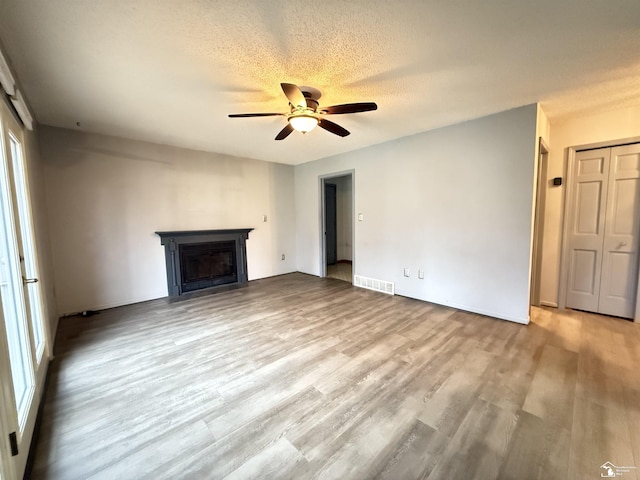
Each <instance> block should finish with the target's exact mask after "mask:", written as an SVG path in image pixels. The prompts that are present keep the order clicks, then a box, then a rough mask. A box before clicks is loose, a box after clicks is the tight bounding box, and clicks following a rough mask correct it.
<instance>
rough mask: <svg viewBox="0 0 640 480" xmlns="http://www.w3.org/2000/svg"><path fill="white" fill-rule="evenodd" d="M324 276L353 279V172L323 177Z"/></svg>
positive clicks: (322, 267) (344, 279) (322, 273)
mask: <svg viewBox="0 0 640 480" xmlns="http://www.w3.org/2000/svg"><path fill="white" fill-rule="evenodd" d="M320 183H321V185H320V187H321V188H320V191H321V202H320V204H321V206H322V215H321V226H320V229H321V233H322V243H321V244H322V248H321V250H322V255H321V262H322V263H321V269H320V271H321V276H323V277H330V278H336V279H338V280H343V281H346V282H349V283H353V256H354V255H353V204H354V201H353V198H354V192H353V172H349V173H342V174H337V175H331V176H326V177H321V179H320Z"/></svg>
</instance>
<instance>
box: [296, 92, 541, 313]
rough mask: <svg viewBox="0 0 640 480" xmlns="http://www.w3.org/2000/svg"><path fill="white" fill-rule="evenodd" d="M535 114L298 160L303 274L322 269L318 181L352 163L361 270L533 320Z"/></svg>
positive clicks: (475, 308)
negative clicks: (530, 313) (407, 273)
mask: <svg viewBox="0 0 640 480" xmlns="http://www.w3.org/2000/svg"><path fill="white" fill-rule="evenodd" d="M536 121H537V106H536V105H528V106H525V107H521V108H517V109H514V110H510V111H507V112H502V113H499V114H496V115H491V116H488V117H484V118H481V119H477V120H474V121H470V122H465V123H462V124H458V125H453V126H450V127H445V128H441V129H438V130H433V131H430V132H425V133H422V134H418V135H414V136H411V137H406V138H402V139H399V140H395V141H392V142H387V143H384V144H381V145H376V146H374V147H370V148H366V149H361V150H357V151H354V152H350V153H346V154H342V155H337V156H335V157H330V158H326V159H322V160H318V161H315V162H310V163H307V164H303V165H299V166H296V169H295V180H296V185H295V195H296V197H295V200H296V202H295V205H296V231H297V249H298V255H297V259H298V270H299V271H302V272H305V273H309V274H313V275H318V274H319V272H320V230H319V225H320V214H319V212H320V203H319V199H320V192H319V180H318V177H319V176H320V175H327V174H331V173H337V172H343V171H345V170H351V169H355V185H354V189H355V193H356V197H355V205H354V213H356V214H357V213H363V215H364V221H362V222H358V221H356V222H355V248H354V261H355V268H356V271H355V272H354V273H356V274H360V275H364V276H368V277H372V278H377V279H382V280H389V281H393V282H395V284H396V292H397V293H399V294H401V295H405V296H409V297H413V298H418V299H423V300H427V301H432V302H435V303H439V304H444V305H451V306H454V307H458V308H462V309H464V310H468V311H472V312H478V313H483V314H487V315H492V316H495V317H498V318H503V319H507V320H513V321H517V322H523V323H526V322H527V321H528V310H529V278H530V269H529V264H530V257H531V233H532V232H531V230H532V229H531V225H532V199H533V183H534V164H535V147H536V143H537V137H536ZM356 134H357V132H356ZM404 267H408V268H410V269H411V276H410V277H409V278H405V277H404V276H403V268H404ZM419 268H420V269H424V271H425V279H424V280H419V279H418V278H417V270H418V269H419Z"/></svg>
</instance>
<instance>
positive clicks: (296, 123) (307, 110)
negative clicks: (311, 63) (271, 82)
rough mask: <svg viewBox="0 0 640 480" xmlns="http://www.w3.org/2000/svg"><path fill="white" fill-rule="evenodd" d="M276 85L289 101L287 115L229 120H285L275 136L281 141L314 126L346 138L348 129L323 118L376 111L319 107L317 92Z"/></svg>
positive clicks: (358, 106) (371, 106)
mask: <svg viewBox="0 0 640 480" xmlns="http://www.w3.org/2000/svg"><path fill="white" fill-rule="evenodd" d="M280 86H281V87H282V91H283V92H284V94H285V95H286V97H287V99H289V107H290V110H291V111H290V112H289V113H233V114H230V115H229V117H230V118H243V117H272V116H283V117H287V122H288V123H287V125H286V126H285V127H284V128H283V129H282V130H280V133H278V135H276V138H275V139H276V140H284V139H285V138H287V137H288V136H289V134H290V133H291V132H293V131H294V130H297V131H299V132H302V133H307V132H310V131H311V130H313V129H314V128H315V127H316V126H319V127H320V128H324V129H325V130H327V131H329V132H331V133H333V134H335V135H339V136H341V137H346V136H347V135H349V133H350V132H349V130H346V129H345V128H343V127H341V126H340V125H338V124H337V123H333V122H331V121H329V120H327V119H325V118H323V116H324V115H339V114H344V113H358V112H369V111H371V110H377V108H378V106H377V105H376V104H375V103H373V102H361V103H345V104H343V105H333V106H331V107H323V108H320V107H319V104H318V100H319V99H320V96H321V93H320V91H319V90H316V89H315V88H311V87H298V86H297V85H294V84H293V83H281V84H280Z"/></svg>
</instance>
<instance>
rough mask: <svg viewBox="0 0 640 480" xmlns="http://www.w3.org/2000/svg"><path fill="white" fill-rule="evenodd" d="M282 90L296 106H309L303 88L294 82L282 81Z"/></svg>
mask: <svg viewBox="0 0 640 480" xmlns="http://www.w3.org/2000/svg"><path fill="white" fill-rule="evenodd" d="M280 86H281V87H282V91H283V92H284V94H285V95H286V96H287V98H288V99H289V103H290V104H291V105H293V106H294V107H299V108H307V100H306V99H305V98H304V94H303V93H302V90H300V89H299V88H298V86H297V85H294V84H293V83H281V84H280Z"/></svg>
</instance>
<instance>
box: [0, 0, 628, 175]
mask: <svg viewBox="0 0 640 480" xmlns="http://www.w3.org/2000/svg"><path fill="white" fill-rule="evenodd" d="M0 12H1V14H0V40H1V41H2V44H3V46H4V47H5V50H6V51H7V53H8V54H9V57H10V59H11V61H12V64H13V67H14V69H15V71H16V73H17V75H18V78H19V79H20V80H21V83H22V85H23V87H24V91H25V94H26V96H27V98H28V100H29V102H30V104H31V106H32V108H33V110H34V114H35V116H36V118H37V119H38V121H39V122H40V123H43V124H47V125H54V126H59V127H67V128H79V129H81V130H85V131H91V132H99V133H105V134H111V135H118V136H123V137H127V138H135V139H141V140H148V141H152V142H157V143H164V144H170V145H176V146H183V147H189V148H195V149H200V150H207V151H214V152H221V153H226V154H231V155H237V156H242V157H249V158H257V159H263V160H270V161H275V162H283V163H290V164H298V163H303V162H306V161H310V160H314V159H317V158H322V157H326V156H329V155H333V154H337V153H341V152H345V151H349V150H354V149H357V148H361V147H365V146H368V145H373V144H376V143H381V142H384V141H387V140H391V139H395V138H398V137H402V136H406V135H410V134H414V133H417V132H421V131H425V130H429V129H433V128H436V127H440V126H444V125H449V124H452V123H457V122H460V121H464V120H469V119H472V118H477V117H480V116H483V115H487V114H490V113H494V112H498V111H501V110H506V109H509V108H512V107H517V106H520V105H524V104H528V103H533V102H536V101H539V102H541V104H542V107H543V109H544V110H545V112H546V113H547V114H548V116H549V117H550V118H551V119H552V120H553V119H554V118H560V117H563V116H567V115H572V114H576V113H588V112H596V111H604V110H611V109H615V108H620V107H625V106H631V105H638V104H640V1H638V0H573V1H569V0H537V1H506V0H484V1H477V0H437V1H419V0H415V1H389V0H384V1H379V0H367V1H337V0H323V1H317V2H309V1H305V0H295V1H275V0H271V1H269V0H261V1H259V0H256V1H242V0H219V1H210V0H209V1H205V0H200V1H196V0H176V1H169V0H136V1H126V0H101V1H86V0H57V1H51V0H0ZM281 82H290V83H296V84H298V85H309V86H313V87H315V88H318V89H319V90H320V91H321V92H322V93H323V95H322V98H321V101H320V103H321V106H322V105H325V106H327V105H333V104H338V103H348V102H361V101H375V102H377V103H378V110H377V111H375V112H367V113H359V114H353V115H336V116H332V117H331V120H332V121H335V122H337V123H339V124H340V125H342V126H344V127H345V128H347V129H348V130H350V131H351V132H352V133H351V135H350V136H348V137H345V138H340V137H337V136H334V135H332V134H330V133H329V132H326V131H324V130H322V129H319V128H318V129H316V130H314V131H312V132H310V133H308V134H307V135H304V136H303V135H302V134H299V133H297V132H294V133H293V134H292V135H290V136H289V137H288V138H287V139H286V140H284V141H281V142H276V141H274V140H273V138H274V137H275V135H276V134H277V133H278V132H279V131H280V129H281V128H282V127H283V126H284V125H285V119H284V118H283V117H267V118H248V119H230V118H227V114H228V113H243V112H273V111H275V112H285V111H286V110H287V100H286V98H285V97H284V95H283V94H282V91H281V90H280V86H279V84H280V83H281ZM76 122H80V127H76Z"/></svg>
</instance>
